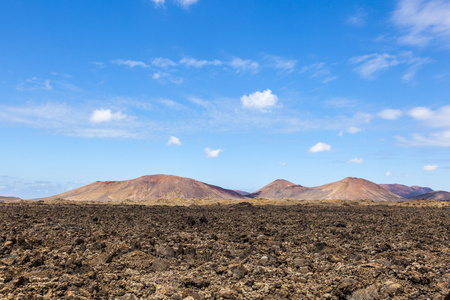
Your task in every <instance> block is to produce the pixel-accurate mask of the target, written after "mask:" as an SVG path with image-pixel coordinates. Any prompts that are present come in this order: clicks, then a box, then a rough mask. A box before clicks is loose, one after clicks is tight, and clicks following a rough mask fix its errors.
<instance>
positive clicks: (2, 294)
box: [0, 203, 450, 300]
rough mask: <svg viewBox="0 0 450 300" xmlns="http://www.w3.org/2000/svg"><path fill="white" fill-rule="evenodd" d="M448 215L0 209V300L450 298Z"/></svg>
mask: <svg viewBox="0 0 450 300" xmlns="http://www.w3.org/2000/svg"><path fill="white" fill-rule="evenodd" d="M449 212H450V209H449V208H448V207H446V208H436V207H402V206H399V205H397V206H395V205H293V206H252V205H251V204H248V203H242V204H236V205H218V206H190V207H169V206H141V205H76V204H39V203H22V204H20V203H16V204H5V203H3V204H0V299H126V300H131V299H191V300H192V299H360V300H362V299H439V300H442V299H444V298H445V299H448V298H450V296H447V295H448V294H449V288H450V237H449V235H450V234H449V233H450V216H449Z"/></svg>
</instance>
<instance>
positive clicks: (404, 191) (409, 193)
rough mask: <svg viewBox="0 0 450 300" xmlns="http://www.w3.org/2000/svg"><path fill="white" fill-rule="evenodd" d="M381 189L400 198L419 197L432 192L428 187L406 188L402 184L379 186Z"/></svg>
mask: <svg viewBox="0 0 450 300" xmlns="http://www.w3.org/2000/svg"><path fill="white" fill-rule="evenodd" d="M379 186H381V187H382V188H384V189H386V190H388V191H389V192H391V193H394V194H396V195H399V196H401V197H405V198H410V197H414V196H419V195H422V194H426V193H429V192H432V191H433V190H432V189H430V188H429V187H421V186H417V185H414V186H406V185H403V184H397V183H396V184H379Z"/></svg>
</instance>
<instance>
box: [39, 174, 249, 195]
mask: <svg viewBox="0 0 450 300" xmlns="http://www.w3.org/2000/svg"><path fill="white" fill-rule="evenodd" d="M207 197H210V198H214V199H245V197H244V196H241V195H239V194H238V193H236V192H234V191H231V190H226V189H223V188H221V187H218V186H214V185H210V184H206V183H203V182H200V181H197V180H194V179H190V178H184V177H178V176H172V175H147V176H142V177H139V178H136V179H131V180H124V181H97V182H94V183H91V184H88V185H86V186H83V187H80V188H77V189H74V190H72V191H68V192H65V193H62V194H58V195H55V196H53V197H47V198H44V199H43V200H51V199H55V198H61V199H66V200H78V201H122V200H126V199H129V200H133V201H139V200H156V199H173V198H180V199H192V198H200V199H203V198H207Z"/></svg>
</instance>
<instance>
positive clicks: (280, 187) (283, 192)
mask: <svg viewBox="0 0 450 300" xmlns="http://www.w3.org/2000/svg"><path fill="white" fill-rule="evenodd" d="M306 189H308V188H307V187H304V186H301V185H297V184H294V183H292V182H289V181H287V180H283V179H277V180H275V181H273V182H271V183H269V184H268V185H266V186H265V187H263V188H261V189H259V190H257V191H256V192H254V193H252V194H250V195H248V196H249V197H252V198H265V199H282V198H290V199H300V198H298V197H299V195H301V194H302V193H303V192H304V191H305V190H306Z"/></svg>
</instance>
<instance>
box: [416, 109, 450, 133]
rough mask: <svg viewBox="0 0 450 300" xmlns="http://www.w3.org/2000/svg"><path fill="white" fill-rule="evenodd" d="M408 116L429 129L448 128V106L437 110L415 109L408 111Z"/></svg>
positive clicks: (449, 116)
mask: <svg viewBox="0 0 450 300" xmlns="http://www.w3.org/2000/svg"><path fill="white" fill-rule="evenodd" d="M409 115H410V116H411V117H412V118H414V119H415V120H418V121H422V122H423V123H424V124H425V125H426V126H429V127H434V128H450V105H446V106H442V107H440V108H438V109H437V110H431V109H429V108H428V107H415V108H413V109H411V110H410V111H409Z"/></svg>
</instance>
